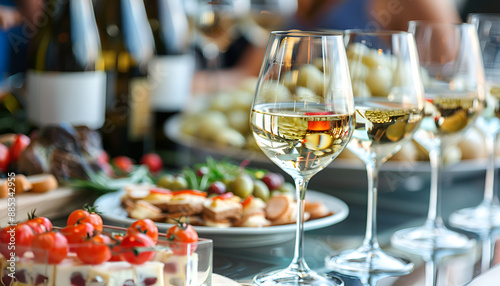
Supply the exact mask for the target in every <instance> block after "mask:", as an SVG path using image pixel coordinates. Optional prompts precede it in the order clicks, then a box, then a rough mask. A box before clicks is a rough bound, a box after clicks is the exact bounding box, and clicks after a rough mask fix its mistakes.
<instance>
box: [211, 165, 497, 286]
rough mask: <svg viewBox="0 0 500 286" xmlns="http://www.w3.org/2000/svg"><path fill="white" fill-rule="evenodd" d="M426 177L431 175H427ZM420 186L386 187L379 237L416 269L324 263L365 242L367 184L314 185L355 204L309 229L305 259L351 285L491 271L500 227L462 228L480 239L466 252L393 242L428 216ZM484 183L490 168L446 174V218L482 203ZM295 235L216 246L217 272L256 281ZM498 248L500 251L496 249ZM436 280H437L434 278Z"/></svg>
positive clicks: (444, 285) (282, 259) (445, 281)
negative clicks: (340, 269)
mask: <svg viewBox="0 0 500 286" xmlns="http://www.w3.org/2000/svg"><path fill="white" fill-rule="evenodd" d="M424 181H426V179H424ZM421 186H422V187H421V188H420V190H417V191H415V190H413V191H408V190H406V189H395V190H392V191H390V192H381V193H380V194H379V197H378V199H379V200H378V219H377V226H378V236H377V237H378V239H379V243H380V244H381V246H382V248H383V249H384V250H385V251H387V252H389V253H392V254H395V255H399V256H402V257H406V258H408V259H410V260H411V261H413V262H414V264H415V268H414V270H413V271H412V273H410V274H408V275H404V276H392V277H391V276H382V275H381V276H379V277H364V278H360V277H353V276H347V275H342V274H340V273H333V272H331V271H330V270H328V269H326V268H325V267H324V260H325V256H326V255H327V254H334V253H338V252H341V251H343V250H346V249H354V248H356V247H358V246H360V245H361V243H362V240H363V235H364V230H365V224H366V198H365V196H366V190H364V192H363V191H361V190H359V192H357V193H356V192H353V191H352V190H349V191H346V192H342V191H338V190H333V191H332V189H331V188H325V186H322V185H321V184H318V185H314V178H313V180H311V186H310V188H314V189H315V190H319V191H324V190H327V189H329V190H330V191H327V192H329V193H330V192H331V193H332V195H335V196H337V197H339V198H340V199H342V200H344V201H345V202H346V203H347V204H348V205H349V208H350V214H349V216H348V217H347V219H346V220H344V221H343V222H341V223H339V224H336V225H333V226H330V227H326V228H322V229H318V230H313V231H308V232H306V236H305V249H306V251H305V259H306V261H307V263H308V265H309V266H310V267H311V268H312V269H315V270H317V271H319V272H323V273H329V274H332V275H336V276H338V277H340V278H341V279H342V280H343V281H344V283H345V285H346V286H351V285H380V286H384V285H387V286H388V285H392V286H398V285H436V286H455V285H464V284H466V283H469V282H470V281H471V280H473V279H476V278H477V277H478V276H480V275H481V274H482V273H484V272H486V271H487V270H488V269H489V268H490V267H491V266H493V265H495V264H496V263H497V262H500V256H499V255H498V254H497V253H496V251H492V252H491V253H490V252H487V253H483V250H485V251H486V250H487V249H488V248H489V247H491V249H493V250H494V249H495V248H497V239H498V238H500V236H499V235H498V233H497V232H494V233H490V234H488V235H486V236H484V235H483V236H481V237H479V236H478V235H477V234H474V233H470V232H465V231H461V230H458V229H454V230H456V231H458V232H462V233H464V234H466V235H467V236H469V237H470V238H471V239H473V240H474V241H475V245H474V247H473V248H471V249H469V250H467V251H465V252H462V253H445V252H438V253H433V254H432V255H430V256H429V257H422V256H420V255H416V254H410V253H405V252H402V251H398V250H396V249H394V248H392V247H391V246H390V242H389V241H390V236H391V235H392V233H394V231H396V230H398V229H402V228H406V227H411V226H419V225H422V224H423V222H424V221H425V216H426V212H427V204H428V200H429V191H428V190H429V185H428V182H423V183H422V185H421ZM483 188H484V173H479V174H476V175H474V176H466V177H463V179H462V178H460V176H458V177H456V176H454V177H453V178H449V179H445V180H444V182H443V192H442V200H441V201H442V214H443V218H444V220H445V222H446V221H447V218H448V216H449V215H450V214H451V213H452V212H453V211H454V210H457V209H460V208H463V207H470V206H475V205H477V204H478V203H479V202H480V201H481V199H482V194H483ZM293 247H294V241H289V242H287V243H283V244H280V245H270V246H267V247H259V248H245V249H234V248H228V249H224V248H216V249H214V259H213V261H214V273H218V274H221V275H224V276H226V277H229V278H231V279H234V280H236V281H239V282H240V283H242V284H245V285H246V284H251V280H252V278H253V276H254V275H255V274H256V273H261V272H267V271H270V270H273V269H280V268H284V267H286V266H288V264H289V263H290V261H291V259H292V255H293ZM499 250H500V249H499ZM495 254H497V255H495ZM433 281H434V282H433Z"/></svg>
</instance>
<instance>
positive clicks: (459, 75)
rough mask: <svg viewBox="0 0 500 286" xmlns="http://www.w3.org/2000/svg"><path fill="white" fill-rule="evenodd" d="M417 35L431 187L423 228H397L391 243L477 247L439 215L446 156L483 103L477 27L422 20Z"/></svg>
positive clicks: (422, 140) (421, 136) (420, 137)
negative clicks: (444, 156) (447, 225)
mask: <svg viewBox="0 0 500 286" xmlns="http://www.w3.org/2000/svg"><path fill="white" fill-rule="evenodd" d="M409 31H410V32H412V33H413V34H414V36H415V41H416V43H417V50H418V54H419V59H420V65H421V67H422V74H423V76H422V77H423V82H424V88H425V97H426V106H425V117H424V120H423V121H422V124H421V126H420V128H419V130H418V131H417V132H416V133H415V136H414V139H415V141H416V142H417V143H419V144H420V145H421V146H422V147H424V148H425V149H426V150H427V151H428V152H429V160H430V164H431V189H430V200H429V211H428V215H427V219H426V221H425V223H424V225H423V226H420V227H415V228H409V229H403V230H399V231H397V232H395V233H394V234H393V236H392V238H391V242H392V245H393V246H395V247H397V248H399V249H402V250H406V251H409V252H416V253H425V252H429V251H434V250H439V249H447V250H450V251H462V250H465V249H468V248H470V247H472V246H473V242H472V241H471V240H469V239H468V238H467V237H466V236H465V235H463V234H460V233H457V232H455V231H452V230H450V229H448V228H447V227H446V226H445V225H444V222H443V219H442V217H441V207H440V203H441V202H440V196H441V181H442V169H443V167H444V165H443V154H445V152H446V151H447V150H448V148H450V147H452V146H455V145H456V144H457V143H458V142H459V141H460V140H461V139H462V138H463V136H464V134H465V132H466V131H467V130H468V129H469V128H470V127H471V126H473V125H474V123H475V121H476V118H477V117H478V116H479V114H480V113H481V111H482V109H483V104H484V88H485V86H484V69H483V65H482V60H481V52H480V49H479V42H478V38H477V33H476V30H475V27H474V26H473V25H471V24H445V23H432V22H424V21H412V22H410V23H409Z"/></svg>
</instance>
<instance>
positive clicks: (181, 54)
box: [145, 0, 195, 163]
mask: <svg viewBox="0 0 500 286" xmlns="http://www.w3.org/2000/svg"><path fill="white" fill-rule="evenodd" d="M145 4H146V11H147V14H148V19H149V24H150V26H151V30H152V31H153V36H154V39H155V48H156V53H155V56H154V58H153V59H152V60H151V62H150V65H149V68H148V81H149V85H150V90H151V108H152V112H153V119H154V120H153V126H154V133H153V134H154V148H155V150H156V151H157V152H159V153H162V154H164V155H165V156H163V157H164V158H174V157H175V156H179V152H178V146H177V145H176V144H175V143H174V142H172V140H170V139H169V138H168V137H167V136H166V133H165V129H164V125H165V122H166V121H167V120H168V119H170V118H171V117H172V116H173V115H175V114H178V113H179V112H181V111H182V110H183V108H184V107H185V105H186V103H187V101H188V100H189V98H190V94H191V81H192V77H193V73H194V68H195V62H194V55H193V53H192V52H191V50H190V39H191V35H190V31H189V24H188V19H187V15H186V10H185V7H184V4H185V3H184V1H182V0H145ZM173 160H176V159H175V158H174V159H173ZM167 163H168V162H167Z"/></svg>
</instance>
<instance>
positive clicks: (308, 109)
mask: <svg viewBox="0 0 500 286" xmlns="http://www.w3.org/2000/svg"><path fill="white" fill-rule="evenodd" d="M353 116H354V101H353V98H352V89H351V85H350V79H349V71H348V66H347V60H346V56H345V48H344V45H343V42H342V35H341V34H337V35H334V34H332V33H322V32H305V31H304V32H294V31H289V32H278V31H275V32H271V35H270V37H269V42H268V45H267V48H266V52H265V56H264V60H263V64H262V68H261V72H260V75H259V80H258V84H257V88H256V92H255V97H254V101H253V105H252V114H251V128H252V132H253V136H254V138H255V141H256V143H257V145H258V146H259V147H260V149H261V150H262V151H263V152H264V154H265V155H266V156H267V157H269V158H270V159H271V161H273V162H274V163H275V164H276V165H278V166H279V167H280V168H281V169H283V170H284V171H285V172H286V173H288V174H289V175H290V176H291V177H292V178H293V179H294V181H295V186H296V199H297V205H296V210H297V211H296V223H297V230H296V238H295V253H294V257H293V260H292V262H291V264H290V265H289V266H288V267H287V268H285V269H283V270H278V271H275V272H271V273H264V274H260V275H257V276H256V277H255V278H254V284H255V285H342V284H343V282H342V281H341V280H340V279H338V278H334V277H328V276H324V275H322V274H318V273H316V272H315V271H313V270H311V269H310V268H309V267H308V266H307V263H306V261H305V260H304V227H303V223H304V197H305V194H306V189H307V185H308V183H309V180H310V179H311V178H312V177H313V176H314V175H315V174H316V173H317V172H319V171H321V170H322V169H324V168H326V166H328V165H329V164H330V163H331V162H332V161H333V160H334V159H335V158H336V157H337V155H338V154H339V153H340V152H341V151H342V150H343V149H344V147H345V146H346V145H347V143H348V142H349V139H350V138H351V135H352V131H353V126H354V122H353V119H354V118H353Z"/></svg>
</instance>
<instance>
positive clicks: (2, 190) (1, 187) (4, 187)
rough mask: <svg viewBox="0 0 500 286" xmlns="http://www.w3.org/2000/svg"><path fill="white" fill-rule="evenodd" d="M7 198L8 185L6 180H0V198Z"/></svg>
mask: <svg viewBox="0 0 500 286" xmlns="http://www.w3.org/2000/svg"><path fill="white" fill-rule="evenodd" d="M8 196H9V184H8V183H7V180H6V179H0V198H6V197H8Z"/></svg>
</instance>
